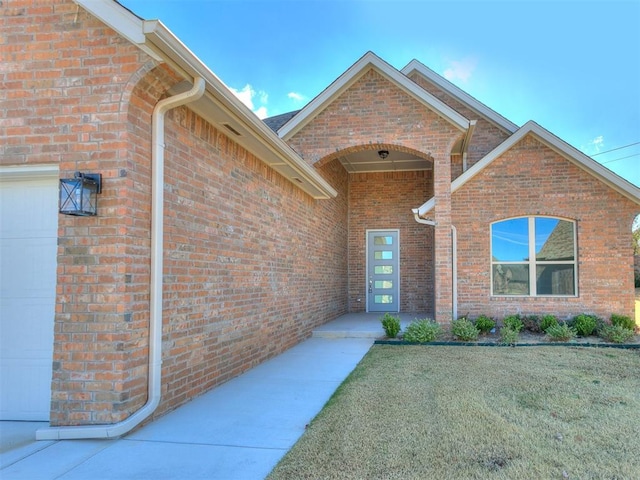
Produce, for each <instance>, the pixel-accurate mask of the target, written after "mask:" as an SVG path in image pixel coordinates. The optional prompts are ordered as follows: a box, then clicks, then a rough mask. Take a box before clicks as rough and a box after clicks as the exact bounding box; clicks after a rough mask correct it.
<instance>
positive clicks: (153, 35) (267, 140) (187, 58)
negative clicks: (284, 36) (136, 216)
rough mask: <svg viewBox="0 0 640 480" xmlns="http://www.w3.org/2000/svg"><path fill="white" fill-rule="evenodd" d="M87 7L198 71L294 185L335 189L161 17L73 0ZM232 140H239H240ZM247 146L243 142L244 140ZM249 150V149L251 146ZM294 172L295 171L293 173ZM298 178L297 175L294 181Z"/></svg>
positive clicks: (189, 72) (322, 195)
mask: <svg viewBox="0 0 640 480" xmlns="http://www.w3.org/2000/svg"><path fill="white" fill-rule="evenodd" d="M75 1H76V2H77V3H78V4H79V5H81V6H82V7H83V8H85V9H86V10H87V11H88V12H89V13H91V14H92V15H94V16H95V17H96V18H98V19H99V20H101V21H102V22H104V23H105V24H107V25H109V26H110V27H111V28H113V29H114V30H115V31H116V32H118V33H119V34H121V35H122V36H124V37H125V38H127V39H128V40H129V41H131V42H132V43H134V44H135V45H137V46H138V47H139V48H141V49H142V50H144V51H145V52H147V53H149V54H150V55H151V56H152V57H153V58H155V59H156V60H159V61H164V62H168V63H169V64H171V65H172V66H173V67H176V68H177V69H179V70H182V72H184V73H186V78H188V79H191V78H194V77H202V78H203V79H204V80H205V83H206V87H205V88H206V91H205V95H204V97H205V98H206V99H207V100H208V101H211V102H214V103H215V104H216V105H218V106H219V107H220V108H221V109H223V110H224V111H225V114H226V115H228V116H229V117H230V118H233V119H234V120H236V121H237V122H238V123H239V124H240V125H242V126H243V128H245V129H246V131H247V132H248V133H249V134H250V135H253V136H254V137H255V138H256V139H258V141H259V142H260V144H261V145H262V146H263V147H264V148H262V151H263V152H267V153H266V155H268V157H269V158H263V154H262V153H261V154H258V153H257V152H252V153H255V154H256V155H257V156H258V158H260V159H262V160H264V161H265V163H266V164H267V165H269V166H270V167H271V168H273V169H274V170H276V171H278V172H279V173H281V174H282V175H284V176H285V178H287V179H288V180H289V181H291V183H292V184H293V185H295V186H296V187H298V188H300V189H302V190H303V191H305V192H306V193H308V194H309V195H311V196H312V197H313V198H315V199H328V198H334V197H336V196H337V195H338V192H337V191H336V190H335V189H334V188H333V187H332V186H331V185H330V184H329V183H328V182H327V181H326V180H325V179H324V178H322V176H321V175H320V174H319V173H318V172H317V171H316V170H315V169H314V168H313V167H311V166H310V165H309V164H307V163H306V162H305V161H304V160H303V159H302V158H301V157H300V156H299V155H298V154H297V153H296V152H295V150H293V149H292V148H291V147H290V146H289V145H288V144H287V143H286V142H284V141H283V140H282V139H281V138H279V137H278V136H277V135H276V134H275V133H274V132H273V131H272V130H271V129H270V128H269V127H267V125H266V124H265V123H264V122H263V121H262V120H260V119H259V118H258V117H257V116H256V115H255V114H254V113H253V112H252V111H251V110H250V109H249V108H248V107H246V106H245V105H244V104H243V103H242V102H241V101H240V100H239V99H238V98H237V97H236V96H235V95H234V94H233V93H231V91H230V90H229V88H228V87H227V86H226V85H225V84H224V83H223V82H222V81H221V80H220V79H219V78H218V77H217V76H216V75H215V74H214V73H213V72H212V71H211V70H210V69H209V68H208V67H207V66H206V65H205V64H204V63H202V61H201V60H200V59H199V58H198V57H197V56H196V55H195V54H194V53H193V52H191V50H189V49H188V48H187V47H186V46H185V45H184V44H183V43H182V42H181V41H180V40H179V39H178V38H177V37H176V36H175V35H174V34H173V33H172V32H171V31H170V30H169V29H168V28H166V27H165V26H164V24H162V22H160V21H159V20H141V19H139V18H138V17H137V16H136V15H134V14H133V13H132V12H130V11H129V10H127V9H126V8H124V7H123V6H122V5H120V4H119V3H117V2H116V1H115V0H75ZM232 140H234V141H236V142H238V143H239V144H241V145H243V143H242V141H241V140H238V139H237V138H232ZM243 146H245V145H243ZM249 151H251V149H249ZM292 172H294V173H292ZM296 179H299V180H300V181H297V180H296Z"/></svg>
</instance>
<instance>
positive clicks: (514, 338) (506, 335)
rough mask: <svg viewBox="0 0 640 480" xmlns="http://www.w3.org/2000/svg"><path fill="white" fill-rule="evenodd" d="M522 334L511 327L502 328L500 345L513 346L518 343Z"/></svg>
mask: <svg viewBox="0 0 640 480" xmlns="http://www.w3.org/2000/svg"><path fill="white" fill-rule="evenodd" d="M519 336H520V334H519V333H518V332H516V331H515V330H513V329H511V328H509V327H502V328H501V329H500V343H502V344H503V345H513V344H514V343H517V342H518V337H519Z"/></svg>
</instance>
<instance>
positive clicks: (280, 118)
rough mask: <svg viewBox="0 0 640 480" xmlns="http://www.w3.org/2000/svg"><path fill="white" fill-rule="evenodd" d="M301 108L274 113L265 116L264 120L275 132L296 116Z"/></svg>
mask: <svg viewBox="0 0 640 480" xmlns="http://www.w3.org/2000/svg"><path fill="white" fill-rule="evenodd" d="M299 111H300V110H294V111H293V112H287V113H281V114H280V115H274V116H273V117H267V118H263V119H262V121H263V122H264V123H266V124H267V127H269V128H270V129H271V130H273V131H274V132H277V131H278V129H279V128H280V127H281V126H283V125H284V124H285V123H287V122H288V121H289V120H291V119H292V118H293V117H295V116H296V115H297V114H298V112H299Z"/></svg>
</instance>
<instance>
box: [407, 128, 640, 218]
mask: <svg viewBox="0 0 640 480" xmlns="http://www.w3.org/2000/svg"><path fill="white" fill-rule="evenodd" d="M529 134H532V135H534V136H535V137H536V138H537V139H538V140H539V141H541V142H542V143H543V144H545V145H546V146H547V147H549V148H551V149H552V150H554V151H555V152H556V153H558V154H560V155H562V156H563V157H564V158H565V159H567V160H568V161H570V162H571V163H573V164H574V165H575V166H577V167H578V168H580V169H582V170H584V171H586V172H587V173H589V174H590V175H592V176H594V177H595V178H597V179H598V180H600V181H601V182H602V183H604V184H606V185H607V186H609V187H610V188H612V189H613V190H615V191H616V192H618V193H619V194H621V195H623V196H624V197H626V198H628V199H629V200H631V201H632V202H634V203H637V204H639V205H640V188H638V187H636V186H635V185H633V184H632V183H630V182H628V181H627V180H625V179H624V178H622V177H619V176H618V175H616V174H615V173H613V172H612V171H611V170H609V169H608V168H606V167H603V166H602V165H601V164H599V163H598V162H596V161H595V160H593V159H592V158H591V157H589V156H587V155H585V154H584V153H582V152H580V151H579V150H577V149H576V148H574V147H572V146H571V145H569V144H568V143H566V142H565V141H563V140H561V139H560V138H558V137H556V136H555V135H553V134H552V133H551V132H549V131H548V130H546V129H545V128H543V127H541V126H540V125H538V124H537V123H535V122H533V121H529V122H527V123H525V124H524V125H523V126H522V127H521V128H520V129H519V130H518V131H517V132H516V133H514V134H513V135H511V136H510V137H509V138H507V139H506V140H505V141H504V142H502V143H501V144H500V145H498V146H497V147H496V148H494V149H493V150H492V151H491V152H489V153H488V154H487V155H486V156H485V157H484V158H483V159H482V160H480V161H479V162H478V163H476V164H475V165H473V166H472V167H471V168H469V170H467V171H466V172H464V173H463V174H462V175H460V176H459V177H458V178H456V179H455V180H454V181H453V182H451V193H453V192H455V191H456V190H458V189H460V188H462V187H463V186H464V185H465V184H466V183H467V182H469V181H471V179H472V178H473V177H475V176H476V175H478V174H479V173H480V172H482V171H483V170H484V169H485V168H486V167H488V166H489V165H491V163H492V162H493V161H494V160H495V159H496V158H498V157H500V156H501V155H502V154H503V153H505V152H506V151H507V150H509V149H510V148H511V147H513V146H514V145H515V144H516V143H518V142H519V141H520V140H522V139H523V138H524V137H525V136H526V135H529ZM434 207H435V198H431V199H429V200H428V201H427V202H425V203H424V204H422V205H421V206H420V207H418V208H417V209H414V213H417V214H418V216H420V217H423V216H424V215H425V214H427V213H428V212H430V211H431V210H433V208H434Z"/></svg>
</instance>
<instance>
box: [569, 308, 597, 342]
mask: <svg viewBox="0 0 640 480" xmlns="http://www.w3.org/2000/svg"><path fill="white" fill-rule="evenodd" d="M571 323H572V326H573V328H574V329H575V331H576V333H577V334H578V335H580V336H581V337H588V336H589V335H591V334H592V333H593V332H594V330H595V329H596V327H597V325H598V317H596V316H595V315H587V314H586V313H582V314H580V315H577V316H575V317H573V319H572V322H571Z"/></svg>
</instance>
